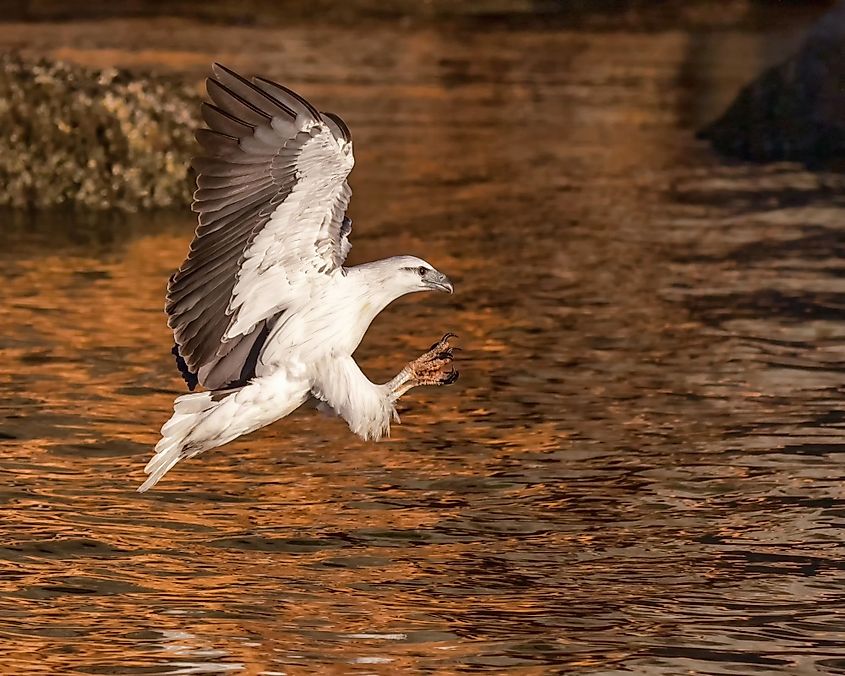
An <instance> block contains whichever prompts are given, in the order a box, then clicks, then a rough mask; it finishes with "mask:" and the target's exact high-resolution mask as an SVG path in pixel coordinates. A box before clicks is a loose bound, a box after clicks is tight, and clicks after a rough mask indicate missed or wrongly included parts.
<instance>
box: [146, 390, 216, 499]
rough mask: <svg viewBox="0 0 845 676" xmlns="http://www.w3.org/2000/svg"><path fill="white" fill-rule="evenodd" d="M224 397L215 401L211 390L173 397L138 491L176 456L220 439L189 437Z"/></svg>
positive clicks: (184, 455) (153, 481) (168, 467)
mask: <svg viewBox="0 0 845 676" xmlns="http://www.w3.org/2000/svg"><path fill="white" fill-rule="evenodd" d="M224 401H226V397H224V398H221V399H218V400H217V401H215V400H214V399H213V398H212V393H211V392H197V393H195V394H185V395H183V396H181V397H179V398H178V399H176V401H175V402H174V403H173V416H172V417H171V418H170V420H168V421H167V422H166V423H164V425H163V426H162V428H161V439H160V440H159V442H158V443H157V444H156V447H155V455H154V456H153V457H152V458H150V461H149V462H148V463H147V466H146V467H145V468H144V471H145V472H146V473H147V474H149V475H150V476H149V477H147V480H146V481H145V482H144V483H143V484H141V486H140V487H139V488H138V492H139V493H144V492H146V491H148V490H149V489H150V488H152V487H153V486H155V485H156V484H157V483H158V482H159V479H161V477H163V476H164V475H165V474H167V473H168V472H169V471H170V470H171V469H172V468H173V466H174V465H175V464H176V463H177V462H179V461H180V460H182V459H184V458H189V457H191V456H193V455H196V454H197V453H201V452H202V451H205V450H208V449H209V448H213V447H214V446H218V445H219V444H220V443H224V442H218V441H217V440H215V439H191V438H190V437H191V434H192V432H194V431H195V430H196V428H197V427H198V426H199V424H200V423H202V422H203V421H205V420H206V419H207V418H208V416H209V415H211V414H212V413H213V412H214V410H215V409H216V408H217V407H218V406H219V405H220V404H222V403H223V402H224ZM188 449H190V450H188Z"/></svg>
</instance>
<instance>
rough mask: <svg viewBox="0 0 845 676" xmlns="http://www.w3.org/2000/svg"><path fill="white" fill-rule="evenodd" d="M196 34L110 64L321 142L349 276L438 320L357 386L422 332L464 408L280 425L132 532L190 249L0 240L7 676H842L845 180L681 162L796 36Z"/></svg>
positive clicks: (39, 234)
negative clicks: (210, 65) (349, 220)
mask: <svg viewBox="0 0 845 676" xmlns="http://www.w3.org/2000/svg"><path fill="white" fill-rule="evenodd" d="M126 25H127V24H126V23H120V22H118V23H115V24H112V25H111V28H110V30H109V31H102V30H99V29H98V28H97V25H89V24H79V25H74V26H72V27H71V28H66V29H63V30H66V31H70V32H71V33H73V31H76V33H75V34H74V35H76V37H74V38H73V44H74V45H75V47H73V48H70V47H61V45H60V46H59V47H57V48H56V49H58V50H59V51H61V50H62V49H64V50H65V51H66V52H67V51H73V50H75V51H73V54H72V55H73V56H75V57H76V58H78V59H79V60H83V61H87V62H97V61H98V60H100V61H102V60H117V61H120V60H121V59H123V60H131V58H133V52H132V49H131V48H129V47H127V46H126V44H125V43H123V42H121V41H122V40H123V39H124V37H125V36H124V33H125V34H130V33H131V30H130V29H131V26H132V24H131V23H129V24H128V25H129V28H126V27H125V26H126ZM121 26H124V29H123V31H124V33H121V31H120V30H119V29H120V27H121ZM180 26H181V24H180ZM32 30H33V31H36V30H38V31H44V32H46V33H47V34H48V36H49V34H50V33H49V32H50V31H54V32H55V31H58V30H59V29H58V28H56V27H51V26H49V25H47V26H40V27H37V29H32ZM208 30H211V31H212V35H208V34H207V33H200V32H197V31H192V30H183V31H182V32H183V33H184V34H183V35H182V37H181V40H182V42H181V45H182V47H181V48H182V49H183V51H181V52H178V53H172V52H168V53H165V52H160V51H159V52H157V51H155V50H156V49H158V50H164V49H165V48H166V47H167V46H168V44H170V43H169V42H168V40H172V32H173V28H172V27H169V28H168V26H167V25H166V24H164V25H159V24H154V25H153V27H152V28H151V29H150V30H149V32H148V33H147V34H145V36H146V40H147V41H148V44H149V50H152V51H143V52H139V53H135V54H134V58H135V59H136V60H138V61H142V62H143V61H145V60H146V61H155V60H156V59H159V58H160V59H161V60H162V61H164V62H165V63H166V64H169V65H168V67H172V68H176V69H180V68H181V69H184V70H186V71H187V72H190V73H193V74H199V73H200V72H201V70H202V68H203V67H204V66H202V65H200V64H205V63H207V62H208V61H210V60H211V58H212V56H216V57H218V58H220V59H221V60H223V61H229V62H232V63H233V64H234V65H236V66H239V67H245V68H248V69H256V70H262V71H263V72H266V73H268V74H269V75H270V76H274V77H278V78H280V79H281V78H282V77H283V76H284V75H285V69H286V68H289V69H291V70H293V71H294V72H293V74H292V76H291V77H288V78H287V81H290V82H291V83H292V84H293V85H295V86H297V87H299V88H300V89H302V90H303V91H304V92H305V93H307V94H308V95H310V96H312V97H314V98H316V99H318V100H320V101H321V102H323V106H324V107H325V108H328V109H335V110H338V111H339V112H341V113H342V114H343V116H344V118H345V119H346V120H347V121H348V122H349V124H350V126H351V127H352V130H353V134H354V136H355V143H356V156H357V160H358V164H357V167H356V169H355V171H354V173H353V175H352V179H353V189H354V190H355V196H354V198H353V211H352V216H353V218H354V219H355V232H354V249H353V254H352V258H353V260H354V261H363V260H368V259H372V258H376V257H381V256H385V255H391V254H394V253H399V252H407V253H415V254H419V255H423V256H425V257H426V258H427V259H428V260H429V261H431V262H432V263H433V264H435V265H436V266H437V267H439V268H440V269H442V270H445V271H447V272H448V273H449V274H450V276H452V277H453V278H454V279H455V281H456V287H457V291H458V293H457V294H456V295H455V296H453V297H448V298H447V297H444V296H436V297H435V296H434V295H431V296H426V297H419V298H409V299H404V300H402V301H400V302H398V303H396V304H395V305H394V306H392V307H391V308H389V309H388V311H386V312H385V313H384V314H383V315H382V316H381V317H380V318H379V319H378V320H377V322H376V323H375V324H374V326H373V328H372V330H371V331H370V333H369V334H368V336H367V338H366V339H365V342H364V344H363V346H362V348H361V350H360V354H359V356H360V358H361V361H362V363H363V365H364V368H365V371H366V372H367V373H368V374H369V375H370V376H371V377H372V378H374V379H387V377H389V376H390V375H392V373H394V372H395V371H396V370H397V369H398V368H400V367H401V366H402V364H403V363H404V362H405V361H406V360H407V359H410V358H412V357H414V356H415V355H416V354H417V353H418V352H419V351H421V350H422V349H423V348H425V347H426V346H428V345H429V344H430V343H431V342H433V341H434V340H435V339H436V338H438V337H439V336H440V335H441V334H442V333H443V332H445V331H447V330H451V331H455V332H456V333H458V334H460V336H461V343H462V346H463V348H464V352H463V353H462V355H461V360H460V365H459V366H460V369H461V371H462V377H461V380H459V381H458V383H457V384H456V385H455V386H453V387H451V388H447V389H441V390H436V391H432V390H428V391H416V392H414V393H412V394H411V395H410V396H408V397H406V398H405V399H404V400H403V402H402V407H401V412H402V418H403V424H402V425H401V426H399V427H397V428H395V430H394V437H393V438H392V439H391V440H389V441H385V442H382V443H379V444H372V443H363V442H360V441H358V440H357V439H356V438H354V437H353V436H352V435H351V434H350V433H349V431H348V430H347V429H346V428H345V426H344V424H343V423H342V422H340V421H337V420H333V419H329V418H325V417H321V416H320V415H319V414H317V413H315V412H313V411H310V410H302V411H299V412H297V413H295V414H294V415H292V416H291V417H290V418H288V419H286V420H284V421H282V422H280V423H277V424H275V425H273V426H271V427H270V428H268V429H265V430H263V431H261V432H260V433H257V434H255V435H252V436H250V437H248V438H246V439H243V440H240V441H238V442H237V443H233V444H230V445H229V446H227V447H226V448H223V449H219V450H217V451H214V452H210V453H208V454H206V455H204V456H202V457H201V458H198V459H195V460H193V461H190V462H186V463H182V464H180V465H179V466H178V467H177V468H176V469H175V470H174V471H172V472H171V473H170V474H169V475H168V476H167V477H166V478H165V479H164V480H163V481H162V483H161V484H160V485H159V486H158V487H157V488H156V490H155V491H153V492H151V493H148V494H145V495H139V494H137V493H135V488H136V486H137V485H138V484H139V483H140V482H141V480H142V478H143V473H142V468H143V465H144V463H145V462H146V460H147V458H148V456H149V454H150V452H151V447H152V446H153V445H154V443H155V442H156V440H157V433H156V430H157V429H158V427H159V426H160V425H161V423H162V422H163V421H164V420H165V419H166V418H167V417H168V415H169V410H170V405H171V400H172V398H173V396H174V395H175V394H176V393H177V391H179V389H180V384H181V382H180V380H179V378H178V374H177V373H176V371H175V369H174V368H173V365H172V363H171V357H170V355H169V349H170V345H171V343H170V337H169V334H168V331H167V329H166V328H165V326H164V322H163V316H162V312H161V307H162V296H163V291H164V285H165V281H166V279H167V277H168V275H169V274H170V272H171V271H172V270H173V269H174V268H175V267H176V266H177V265H178V263H179V261H180V260H181V258H182V255H183V254H184V251H185V247H186V245H187V241H188V239H189V236H190V231H191V228H192V224H191V221H190V217H189V216H188V215H187V214H176V215H159V216H155V217H153V216H150V215H144V214H142V215H138V216H135V217H122V216H120V217H111V218H105V219H101V220H98V221H93V222H92V221H89V220H86V219H82V218H77V219H74V218H70V217H67V216H62V215H58V214H53V215H50V214H41V215H38V216H33V217H32V218H27V217H18V218H12V217H10V216H6V217H4V220H3V222H4V226H3V229H2V235H0V244H2V247H0V264H1V265H0V270H1V271H0V279H1V280H2V284H1V285H0V325H2V326H3V332H2V337H0V400H2V405H1V406H2V408H1V409H0V416H2V417H0V445H2V460H0V466H2V471H3V479H4V480H3V482H2V486H0V500H2V508H0V665H2V671H3V672H4V673H27V674H37V673H45V674H55V673H85V674H99V673H120V674H132V673H168V674H205V673H209V674H210V673H244V674H280V673H288V674H299V673H315V672H320V673H347V672H353V673H379V674H382V673H383V674H389V673H397V672H414V671H417V672H424V673H428V672H432V671H438V672H442V673H450V672H467V671H484V670H487V671H490V672H495V673H500V672H503V671H505V670H512V671H514V672H517V673H525V674H532V673H536V674H540V673H603V674H608V673H648V674H678V673H701V674H746V673H751V672H753V673H763V674H765V673H801V674H817V673H845V639H843V627H845V610H843V602H845V593H843V583H845V573H844V572H843V561H845V547H844V546H843V544H842V530H841V529H842V527H843V526H845V491H843V488H842V485H843V484H842V479H843V453H845V444H843V441H842V440H843V438H845V437H843V426H845V414H843V413H842V412H841V409H842V398H843V397H842V395H843V387H842V363H843V357H845V355H843V352H845V348H843V338H845V322H843V309H845V281H844V280H845V276H843V273H845V264H843V258H845V250H843V244H842V222H843V218H845V198H843V197H842V195H843V192H842V188H843V185H842V184H843V179H842V178H840V177H837V176H834V175H826V174H811V173H807V172H805V171H803V170H801V169H800V168H798V167H795V166H792V165H777V166H769V167H749V166H743V165H731V164H729V163H724V162H721V161H720V160H719V159H717V158H715V157H714V156H712V155H711V153H710V152H709V151H708V149H707V148H706V147H703V146H701V145H699V144H697V143H696V142H695V141H694V140H693V138H692V136H693V131H694V129H695V128H696V126H697V125H699V124H700V123H702V122H704V121H705V120H706V119H707V118H708V116H712V115H714V114H716V113H717V112H718V110H719V107H720V106H721V105H724V104H725V103H726V102H727V101H728V100H729V98H730V96H731V94H732V92H733V91H734V90H735V88H736V87H737V86H738V85H739V83H741V82H742V81H743V80H744V79H745V78H747V77H749V76H750V75H752V74H753V73H754V72H755V71H756V70H757V69H758V68H759V67H761V66H762V65H763V64H765V63H767V62H769V61H770V60H771V58H773V57H776V56H777V54H779V53H782V52H783V50H784V49H786V48H787V46H788V45H790V44H793V43H794V40H795V37H796V34H794V33H783V32H768V33H766V32H761V33H738V32H737V33H729V32H706V33H704V32H702V33H696V32H694V31H693V32H689V31H680V30H676V31H664V32H652V33H642V34H639V33H625V32H601V33H598V32H597V33H590V32H589V31H569V32H568V31H566V30H563V29H560V30H558V29H554V30H552V29H548V30H529V29H525V30H518V31H511V32H504V31H499V30H488V31H478V30H475V29H457V28H455V29H444V30H439V31H438V30H434V29H431V28H399V29H386V28H380V29H373V31H372V32H370V33H367V34H362V33H354V32H352V31H348V30H345V29H333V30H328V29H321V30H314V31H309V30H306V29H304V28H290V29H284V30H280V31H274V30H272V29H260V28H256V29H246V28H235V29H225V28H222V27H221V28H216V29H208ZM796 30H797V29H796ZM85 31H88V33H86V32H85ZM41 35H43V33H42V34H41ZM62 35H65V34H64V33H63V34H62ZM79 35H87V36H88V37H87V38H86V39H85V40H81V39H77V38H78V37H79ZM2 39H6V40H7V41H8V39H9V38H8V36H7V37H6V38H0V41H2ZM65 39H69V38H67V36H65ZM247 39H248V41H247V42H244V41H245V40H247ZM43 40H44V43H45V44H52V43H51V42H50V40H48V38H47V37H44V38H43ZM209 44H214V45H216V47H217V51H215V53H214V55H212V54H211V53H210V52H209V51H208V49H209V48H208V45H209ZM244 44H248V45H249V50H250V51H249V52H248V53H245V54H241V53H240V52H236V51H235V50H236V45H244ZM325 44H331V45H333V46H334V51H331V50H325V49H322V50H321V49H319V47H320V45H325ZM160 53H164V56H160ZM338 54H340V55H342V58H339V57H338ZM283 62H284V63H283ZM285 63H286V64H293V65H290V66H286V65H285Z"/></svg>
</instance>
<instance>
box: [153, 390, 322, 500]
mask: <svg viewBox="0 0 845 676" xmlns="http://www.w3.org/2000/svg"><path fill="white" fill-rule="evenodd" d="M307 395H308V383H307V382H306V381H291V380H289V379H288V378H286V377H285V376H284V374H281V375H278V376H271V377H265V378H256V379H254V380H252V381H251V382H250V383H248V384H247V385H244V386H243V387H236V388H232V389H229V390H217V391H213V392H195V393H194V394H185V395H182V396H181V397H179V398H178V399H176V401H175V402H174V403H173V415H172V416H171V417H170V420H168V421H167V422H166V423H164V426H163V427H162V428H161V440H160V441H159V442H158V443H157V444H156V447H155V455H154V456H153V457H152V458H151V459H150V461H149V462H148V463H147V466H146V467H145V468H144V471H145V472H146V473H147V474H149V477H147V480H146V481H145V482H144V483H143V484H141V486H140V488H138V491H139V492H140V493H143V492H145V491H147V490H149V489H150V488H152V487H153V486H155V485H156V484H157V483H158V481H159V479H161V477H163V476H164V475H165V474H167V473H168V472H169V471H170V470H171V469H172V468H173V466H174V465H175V464H176V463H177V462H179V461H180V460H184V459H185V458H192V457H193V456H195V455H198V454H199V453H202V452H203V451H207V450H209V449H211V448H215V447H217V446H222V445H223V444H226V443H229V442H230V441H232V440H233V439H236V438H237V437H239V436H241V435H242V434H247V433H249V432H253V431H255V430H257V429H258V428H259V427H264V425H269V424H270V423H271V422H273V421H275V420H278V419H279V418H281V417H283V416H286V415H287V414H288V413H290V412H291V411H293V410H294V409H295V408H296V407H298V406H299V405H300V404H301V403H302V402H303V401H305V399H306V397H307Z"/></svg>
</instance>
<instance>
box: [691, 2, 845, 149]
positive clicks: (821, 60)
mask: <svg viewBox="0 0 845 676" xmlns="http://www.w3.org/2000/svg"><path fill="white" fill-rule="evenodd" d="M699 137H700V138H704V139H707V140H709V141H710V142H711V143H712V144H713V147H714V148H716V150H718V151H719V152H721V153H724V154H725V155H729V156H732V157H737V158H740V159H744V160H750V161H754V162H772V161H779V160H793V161H799V162H803V163H805V164H807V165H810V166H813V165H821V164H826V163H829V162H830V161H832V160H839V159H842V158H845V0H843V2H840V3H839V4H838V5H837V6H836V7H835V8H834V9H832V10H831V11H830V12H828V13H827V14H825V15H824V16H823V17H822V18H821V19H820V20H819V21H818V23H816V24H815V26H813V28H811V29H810V31H809V33H808V35H807V37H806V39H805V40H804V43H803V44H802V46H801V48H800V49H799V51H798V53H797V54H795V55H794V56H792V57H790V58H789V59H787V60H786V61H784V62H783V63H781V64H779V65H777V66H774V67H772V68H770V69H768V70H766V71H765V72H763V74H762V75H760V76H759V77H758V78H757V79H756V80H754V81H753V82H751V83H750V84H749V85H747V86H746V87H745V88H744V89H743V90H742V91H741V92H740V93H739V95H738V96H737V98H736V99H735V100H734V102H733V103H732V104H731V105H730V107H729V108H728V109H727V111H725V113H724V114H723V115H722V116H721V117H720V118H719V119H717V120H716V121H715V122H713V123H711V124H710V125H708V126H707V127H705V128H704V129H702V130H701V131H700V132H699Z"/></svg>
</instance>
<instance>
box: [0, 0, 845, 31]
mask: <svg viewBox="0 0 845 676" xmlns="http://www.w3.org/2000/svg"><path fill="white" fill-rule="evenodd" d="M832 2H833V0H239V1H238V2H233V1H232V0H167V1H166V2H165V1H163V0H125V1H124V2H114V1H113V0H5V2H4V3H3V4H4V11H3V17H2V19H3V20H5V21H68V20H80V19H101V18H114V17H162V16H168V17H181V18H186V19H196V20H201V21H217V22H225V23H229V24H242V25H250V24H264V25H278V24H282V23H286V24H289V23H291V22H301V21H315V22H324V23H325V22H332V23H338V22H347V21H348V22H352V21H357V22H360V21H362V20H368V19H399V18H403V19H420V20H426V19H443V18H457V17H466V18H487V19H497V18H500V19H505V20H507V21H508V22H512V23H518V22H521V21H529V22H536V21H540V22H548V21H549V20H553V19H558V20H559V21H560V23H561V24H563V25H569V26H572V25H578V24H582V23H589V24H592V25H595V24H599V25H601V24H603V23H609V24H611V25H614V26H620V25H624V26H626V27H637V28H640V29H642V28H646V29H651V28H658V27H666V26H671V25H674V26H675V27H679V26H684V25H722V26H724V25H731V26H737V25H740V24H745V25H748V24H753V25H760V24H765V23H767V22H770V21H771V20H772V18H773V17H772V16H771V15H772V12H771V11H770V10H771V9H772V8H774V7H776V8H777V9H779V10H783V9H784V8H791V9H795V10H799V11H800V10H804V11H808V10H810V11H811V10H812V8H814V7H815V8H819V7H822V8H824V7H826V6H830V5H831V4H832ZM781 16H782V15H781Z"/></svg>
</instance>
